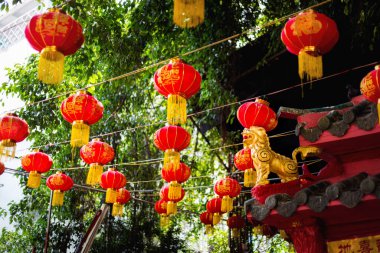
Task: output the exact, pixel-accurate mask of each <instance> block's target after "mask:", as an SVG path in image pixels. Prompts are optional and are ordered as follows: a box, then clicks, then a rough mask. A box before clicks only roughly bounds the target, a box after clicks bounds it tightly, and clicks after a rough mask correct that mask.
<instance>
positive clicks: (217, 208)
mask: <svg viewBox="0 0 380 253" xmlns="http://www.w3.org/2000/svg"><path fill="white" fill-rule="evenodd" d="M206 209H207V211H208V212H209V213H212V214H213V218H212V224H213V225H216V224H218V223H219V222H220V216H221V215H222V214H223V213H225V212H223V211H222V199H221V198H219V197H216V198H212V199H210V200H209V201H208V202H207V204H206Z"/></svg>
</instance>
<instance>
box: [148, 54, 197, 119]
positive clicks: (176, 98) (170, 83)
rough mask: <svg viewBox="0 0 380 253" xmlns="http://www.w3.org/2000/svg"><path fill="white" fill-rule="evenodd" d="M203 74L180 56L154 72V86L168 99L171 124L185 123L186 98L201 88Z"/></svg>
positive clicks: (168, 113) (168, 115)
mask: <svg viewBox="0 0 380 253" xmlns="http://www.w3.org/2000/svg"><path fill="white" fill-rule="evenodd" d="M201 81H202V78H201V75H200V74H199V73H198V71H196V70H195V69H194V68H193V67H192V66H190V65H187V64H185V63H184V62H183V61H182V60H180V59H179V58H174V59H171V60H170V62H169V64H167V65H165V66H163V67H161V68H160V69H158V70H157V71H156V73H155V74H154V88H155V89H156V90H157V91H158V92H159V93H160V94H162V95H164V96H165V97H166V98H167V99H168V106H167V120H168V123H169V124H170V125H178V124H185V122H186V118H187V114H186V99H189V98H190V97H191V96H193V95H194V94H195V93H197V92H198V91H199V89H200V88H201Z"/></svg>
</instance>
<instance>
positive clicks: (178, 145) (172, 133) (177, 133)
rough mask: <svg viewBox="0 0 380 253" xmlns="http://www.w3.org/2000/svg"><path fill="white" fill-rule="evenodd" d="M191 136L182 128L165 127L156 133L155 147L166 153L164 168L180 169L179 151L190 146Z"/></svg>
mask: <svg viewBox="0 0 380 253" xmlns="http://www.w3.org/2000/svg"><path fill="white" fill-rule="evenodd" d="M190 137H191V136H190V134H189V133H188V132H187V131H186V130H185V129H184V128H182V127H180V126H165V127H163V128H160V129H158V130H157V131H156V132H155V133H154V145H155V146H156V147H157V148H159V149H160V150H162V151H165V156H164V168H173V169H175V170H176V169H178V168H179V163H180V155H179V151H181V150H183V149H185V148H187V146H189V144H190Z"/></svg>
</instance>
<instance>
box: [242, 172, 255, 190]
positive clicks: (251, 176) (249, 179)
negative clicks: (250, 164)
mask: <svg viewBox="0 0 380 253" xmlns="http://www.w3.org/2000/svg"><path fill="white" fill-rule="evenodd" d="M256 178H257V174H256V171H255V170H253V169H247V170H245V171H244V187H253V186H255V182H256Z"/></svg>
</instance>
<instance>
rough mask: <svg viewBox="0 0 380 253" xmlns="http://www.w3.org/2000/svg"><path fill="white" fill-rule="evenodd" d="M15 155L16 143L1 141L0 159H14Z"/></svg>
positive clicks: (7, 140)
mask: <svg viewBox="0 0 380 253" xmlns="http://www.w3.org/2000/svg"><path fill="white" fill-rule="evenodd" d="M15 154H16V142H14V141H12V140H9V139H6V140H2V141H1V144H0V158H1V160H2V161H5V160H7V158H14V157H15Z"/></svg>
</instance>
